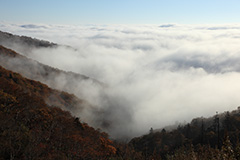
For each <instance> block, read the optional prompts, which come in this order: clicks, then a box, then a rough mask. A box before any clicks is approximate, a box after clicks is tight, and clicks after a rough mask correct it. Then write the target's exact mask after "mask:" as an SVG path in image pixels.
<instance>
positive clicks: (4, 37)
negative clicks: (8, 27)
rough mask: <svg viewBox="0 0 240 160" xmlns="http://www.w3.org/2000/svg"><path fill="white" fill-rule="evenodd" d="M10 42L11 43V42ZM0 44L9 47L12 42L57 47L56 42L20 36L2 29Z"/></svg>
mask: <svg viewBox="0 0 240 160" xmlns="http://www.w3.org/2000/svg"><path fill="white" fill-rule="evenodd" d="M9 43H10V44H9ZM0 44H1V45H4V46H6V47H8V46H9V45H11V44H18V45H26V46H27V47H36V48H39V47H57V46H58V45H57V44H56V43H52V42H49V41H45V40H39V39H36V38H31V37H27V36H18V35H13V34H11V33H7V32H2V31H0Z"/></svg>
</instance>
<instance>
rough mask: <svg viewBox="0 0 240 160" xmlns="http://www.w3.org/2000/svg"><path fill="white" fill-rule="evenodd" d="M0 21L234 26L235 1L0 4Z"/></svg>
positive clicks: (6, 0)
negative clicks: (231, 24) (212, 24)
mask: <svg viewBox="0 0 240 160" xmlns="http://www.w3.org/2000/svg"><path fill="white" fill-rule="evenodd" d="M0 4H1V5H0V15H1V17H0V21H7V22H24V23H48V24H159V23H184V24H203V23H237V22H239V21H240V16H239V15H240V9H239V6H240V1H239V0H201V1H196V0H118V1H117V0H39V1H34V0H21V1H20V0H0Z"/></svg>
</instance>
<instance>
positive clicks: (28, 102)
mask: <svg viewBox="0 0 240 160" xmlns="http://www.w3.org/2000/svg"><path fill="white" fill-rule="evenodd" d="M50 97H51V98H50ZM46 99H47V101H48V102H49V105H48V104H46V103H45V102H46ZM79 103H80V104H82V103H84V102H83V101H81V100H78V99H77V98H76V97H74V95H70V94H68V93H65V92H59V91H57V90H52V89H50V88H49V87H47V86H46V85H44V84H41V83H39V82H36V81H33V80H29V79H26V78H24V77H22V76H21V75H19V74H17V73H14V72H11V71H9V70H6V69H4V68H3V67H1V66H0V159H1V158H2V159H106V157H109V156H111V155H114V154H115V152H116V149H115V148H114V147H113V146H112V142H111V141H110V140H109V139H108V136H107V134H106V133H101V132H99V131H96V130H95V129H93V128H92V127H90V126H88V125H87V124H85V123H82V122H80V121H79V118H74V117H72V116H71V115H70V113H69V112H66V111H63V110H61V109H59V108H58V107H61V108H68V107H74V106H75V105H76V104H78V105H79ZM50 105H51V106H50ZM55 106H57V107H55ZM80 118H81V117H80Z"/></svg>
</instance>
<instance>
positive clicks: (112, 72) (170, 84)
mask: <svg viewBox="0 0 240 160" xmlns="http://www.w3.org/2000/svg"><path fill="white" fill-rule="evenodd" d="M0 30H1V31H5V32H10V33H13V34H17V35H25V36H31V37H34V38H38V39H43V40H47V41H51V42H54V43H58V44H63V45H68V46H71V47H73V48H74V49H72V48H68V47H64V46H61V47H58V48H53V49H40V50H39V49H38V50H34V51H32V53H31V54H28V55H27V56H28V57H30V58H32V59H35V60H37V61H39V62H41V63H43V64H47V65H49V66H52V67H56V68H59V69H62V70H65V71H72V72H76V73H80V74H83V75H86V76H89V77H92V78H95V79H97V80H99V81H101V82H103V83H104V84H106V86H107V87H106V89H105V90H104V94H103V92H97V94H94V96H92V95H91V94H89V91H86V95H81V97H80V98H82V97H84V98H85V99H87V100H88V101H89V102H90V103H93V105H97V106H99V107H100V108H104V109H105V112H104V113H103V114H102V115H101V117H100V119H101V118H103V119H104V120H105V121H108V122H109V123H111V124H112V126H111V127H110V129H109V130H108V133H109V134H110V135H111V136H112V137H114V138H121V137H132V136H137V135H141V134H143V133H147V132H148V130H149V129H150V128H151V127H152V128H153V129H157V128H161V127H164V126H166V125H171V124H174V123H176V121H178V122H184V121H186V122H190V121H191V119H192V118H195V117H201V116H204V117H208V116H211V115H214V114H215V112H216V111H218V112H223V111H227V110H233V109H236V108H237V107H238V106H239V105H240V94H239V93H240V83H239V82H240V63H239V62H240V24H226V25H179V24H162V25H82V26H67V25H45V24H27V25H26V24H10V23H0ZM23 54H24V53H23ZM92 92H94V89H93V91H92ZM77 96H78V95H77ZM106 97H107V98H106Z"/></svg>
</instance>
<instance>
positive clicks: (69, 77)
mask: <svg viewBox="0 0 240 160" xmlns="http://www.w3.org/2000/svg"><path fill="white" fill-rule="evenodd" d="M0 63H1V65H2V66H3V67H5V68H7V69H9V70H12V71H14V72H18V73H20V74H22V75H23V76H25V77H27V78H30V79H33V80H37V81H40V82H42V83H45V84H47V85H49V86H51V87H52V88H55V89H58V90H62V91H66V92H70V93H73V94H76V95H81V94H83V92H84V89H86V87H93V88H95V89H96V90H97V89H101V88H102V87H103V86H104V85H103V84H102V83H100V82H99V81H97V80H94V79H91V78H89V77H86V76H83V75H80V74H76V73H73V72H65V71H62V70H59V69H56V68H52V67H50V66H47V65H44V64H41V63H39V62H37V61H34V60H31V59H29V58H26V57H24V56H22V55H20V54H18V53H16V52H15V51H13V50H10V49H7V48H5V47H3V46H0Z"/></svg>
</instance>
